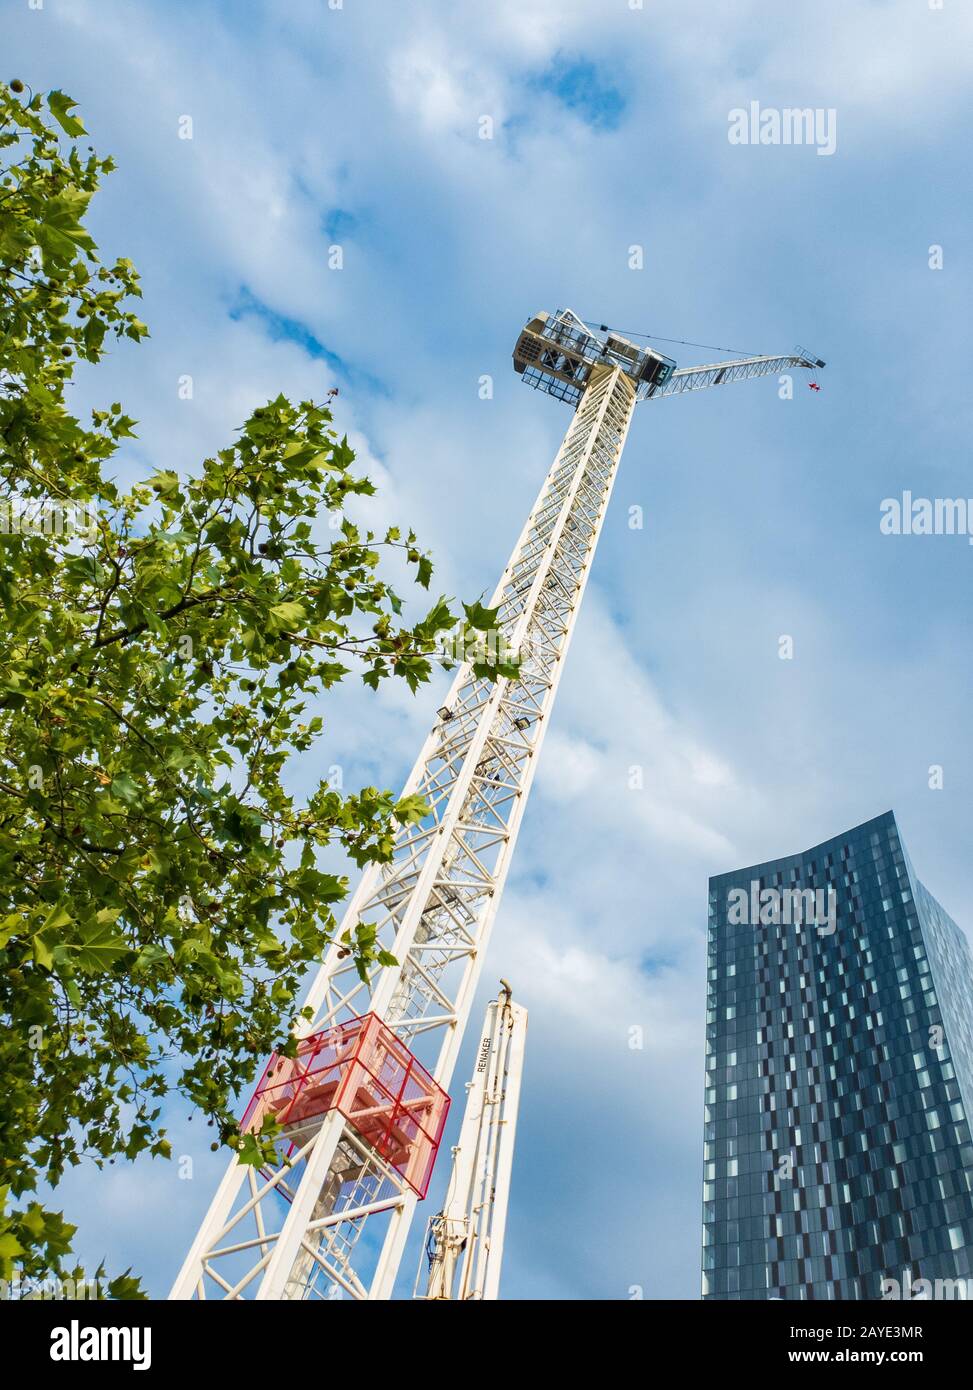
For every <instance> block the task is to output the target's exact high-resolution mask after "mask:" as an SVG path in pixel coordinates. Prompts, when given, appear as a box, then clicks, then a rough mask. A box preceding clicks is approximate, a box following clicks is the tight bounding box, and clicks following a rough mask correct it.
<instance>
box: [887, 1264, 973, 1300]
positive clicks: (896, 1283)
mask: <svg viewBox="0 0 973 1390" xmlns="http://www.w3.org/2000/svg"><path fill="white" fill-rule="evenodd" d="M879 1297H880V1298H881V1299H882V1300H883V1301H885V1302H888V1301H892V1302H898V1301H899V1300H903V1299H904V1300H905V1301H907V1302H908V1301H911V1300H914V1301H915V1302H917V1303H920V1302H921V1303H928V1302H930V1301H934V1302H939V1301H940V1300H943V1301H950V1300H958V1301H960V1302H968V1301H969V1300H970V1299H973V1279H913V1277H912V1271H911V1270H909V1269H906V1270H903V1272H902V1278H901V1279H896V1278H895V1276H894V1275H891V1276H890V1277H888V1278H883V1280H882V1292H881V1294H880V1295H879Z"/></svg>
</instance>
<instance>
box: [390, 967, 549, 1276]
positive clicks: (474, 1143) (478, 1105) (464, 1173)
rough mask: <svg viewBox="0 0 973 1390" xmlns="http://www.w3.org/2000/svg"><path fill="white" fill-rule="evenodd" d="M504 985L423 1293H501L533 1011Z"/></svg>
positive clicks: (429, 1239)
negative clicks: (522, 1083) (522, 1082)
mask: <svg viewBox="0 0 973 1390" xmlns="http://www.w3.org/2000/svg"><path fill="white" fill-rule="evenodd" d="M500 983H501V985H502V987H503V988H502V989H501V992H500V996H499V998H497V999H493V1000H491V1001H490V1003H489V1004H488V1005H487V1010H486V1018H485V1019H484V1022H483V1032H482V1033H481V1035H480V1045H479V1047H478V1048H477V1051H476V1060H475V1061H474V1064H473V1080H472V1081H471V1082H470V1084H469V1091H468V1094H467V1098H466V1113H465V1114H464V1116H463V1126H462V1128H461V1130H460V1135H459V1142H458V1143H457V1145H456V1148H455V1149H454V1150H453V1168H452V1172H451V1174H450V1180H449V1186H448V1188H447V1190H446V1200H445V1202H444V1203H443V1209H442V1211H441V1212H439V1213H438V1215H436V1216H433V1217H431V1218H430V1221H429V1224H428V1227H427V1230H426V1254H427V1256H428V1264H429V1268H428V1274H427V1278H426V1291H425V1294H419V1293H418V1292H417V1293H416V1297H417V1298H420V1297H424V1298H427V1299H436V1300H440V1301H442V1300H444V1299H457V1300H464V1301H469V1300H474V1299H476V1300H482V1299H494V1298H497V1297H498V1296H499V1288H500V1265H501V1261H502V1259H503V1237H504V1231H505V1229H506V1225H507V1201H508V1198H509V1195H510V1173H511V1168H512V1167H513V1157H514V1135H515V1132H516V1128H517V1109H518V1106H519V1104H520V1080H521V1075H522V1072H523V1064H524V1044H525V1043H526V1041H527V1010H526V1009H525V1008H524V1007H523V1005H521V1004H515V1003H514V1002H513V1000H512V998H511V990H510V986H509V985H508V984H507V983H506V981H504V980H501V981H500ZM421 1277H422V1268H421V1265H420V1279H421ZM417 1288H418V1281H417Z"/></svg>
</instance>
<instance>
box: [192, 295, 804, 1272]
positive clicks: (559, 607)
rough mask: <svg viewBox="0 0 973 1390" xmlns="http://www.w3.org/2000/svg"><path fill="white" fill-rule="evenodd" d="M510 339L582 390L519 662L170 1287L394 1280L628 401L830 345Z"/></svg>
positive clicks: (442, 727) (255, 1111)
mask: <svg viewBox="0 0 973 1390" xmlns="http://www.w3.org/2000/svg"><path fill="white" fill-rule="evenodd" d="M513 358H514V369H515V370H516V371H517V372H518V373H520V374H521V375H522V377H523V379H524V380H525V381H526V382H528V383H529V384H530V385H531V386H534V387H536V388H537V389H539V390H542V391H545V392H546V393H547V394H549V395H552V396H554V397H556V398H557V399H560V400H563V401H566V402H567V403H568V404H570V405H571V406H572V407H573V413H572V416H571V419H570V421H569V423H568V427H567V431H566V433H565V436H564V439H563V442H562V443H561V446H560V448H559V449H558V452H557V455H556V457H555V459H554V462H553V464H552V466H551V469H550V471H549V472H548V474H547V477H546V478H545V480H544V482H543V484H542V486H541V489H540V493H539V494H538V497H537V501H536V502H535V504H534V506H533V508H532V510H531V512H530V515H529V516H528V518H527V521H526V523H525V525H524V528H523V530H522V531H521V533H520V536H519V537H518V539H517V542H516V544H515V546H514V549H513V553H512V554H511V556H510V560H509V561H508V563H507V566H506V568H505V569H504V571H503V574H502V575H501V578H500V582H499V584H498V586H497V588H496V590H495V592H494V595H493V598H492V600H491V607H492V608H495V609H496V610H497V623H498V635H499V637H500V638H501V639H502V640H503V642H504V644H505V646H506V648H507V649H508V650H509V651H512V652H514V653H519V654H520V664H519V667H518V669H517V674H516V675H515V676H509V677H503V678H500V679H498V680H496V681H491V680H488V679H485V678H483V677H481V676H478V675H476V673H475V671H474V664H473V662H471V661H467V662H464V664H462V665H461V666H460V668H459V670H458V671H457V673H456V676H455V678H454V680H453V683H452V686H451V688H450V691H449V694H448V695H447V697H446V700H445V702H444V704H443V705H442V707H441V708H440V709H439V711H438V714H437V717H436V720H435V722H434V723H433V726H432V728H431V730H430V732H429V735H428V737H427V738H426V740H425V742H424V744H423V746H422V749H421V750H420V753H419V756H418V759H417V760H416V763H415V766H414V767H413V769H412V772H411V773H410V775H409V778H408V780H407V782H406V785H405V792H404V794H405V795H410V794H413V793H417V794H419V795H420V796H421V797H423V798H424V800H425V802H426V805H427V807H428V811H427V813H426V815H425V816H424V818H423V819H422V820H421V821H420V822H418V823H416V824H413V825H408V826H403V827H401V829H399V831H398V833H397V835H396V839H395V845H394V850H393V855H392V859H391V862H389V863H386V864H372V865H370V866H369V867H368V868H366V870H365V872H364V873H363V875H362V877H361V880H360V882H359V883H358V886H357V888H356V889H355V891H354V893H353V895H352V897H351V899H350V901H349V903H348V907H347V911H346V914H345V917H344V920H343V924H342V929H347V930H349V931H350V932H351V933H352V935H354V934H355V932H356V930H357V929H358V928H359V926H360V925H361V924H365V925H367V926H368V927H369V928H370V929H372V930H373V931H374V934H375V940H376V945H377V947H378V948H380V949H382V950H384V951H387V952H389V953H391V955H393V956H394V957H395V960H396V961H397V964H396V965H388V966H381V965H378V964H376V965H375V966H373V967H372V968H371V969H370V970H369V971H368V972H367V974H366V976H365V978H364V979H363V978H361V977H360V976H359V973H358V970H357V967H356V963H355V961H354V959H353V958H351V957H349V955H348V952H347V949H346V948H345V947H343V946H342V945H341V944H340V943H339V942H338V941H337V940H336V941H335V943H334V944H333V945H332V946H331V947H330V948H329V949H328V951H327V952H326V953H325V957H324V960H323V962H322V964H321V966H320V968H319V970H318V971H317V974H316V976H315V978H314V980H313V981H312V983H311V986H310V989H309V992H308V995H307V998H306V1000H305V1009H307V1010H309V1011H310V1013H309V1014H308V1015H307V1016H306V1017H302V1018H301V1020H300V1022H299V1024H298V1025H297V1027H296V1029H295V1031H296V1034H297V1046H296V1049H293V1050H294V1051H295V1052H296V1055H295V1056H293V1057H285V1056H277V1057H273V1058H271V1060H270V1062H269V1064H268V1067H267V1070H266V1071H265V1073H264V1076H263V1078H262V1079H261V1082H260V1084H259V1086H258V1088H257V1092H256V1094H255V1096H254V1098H253V1100H252V1101H251V1102H250V1105H249V1106H248V1108H247V1111H246V1113H245V1115H244V1127H245V1128H246V1129H252V1130H259V1129H260V1127H261V1125H262V1124H263V1123H264V1120H265V1118H266V1117H267V1116H272V1117H274V1118H275V1119H276V1120H277V1123H278V1124H279V1125H280V1126H281V1138H280V1141H279V1145H278V1154H277V1160H276V1162H275V1163H274V1164H273V1165H272V1166H271V1167H268V1168H266V1169H264V1170H263V1171H261V1172H259V1173H258V1172H256V1171H255V1170H254V1168H253V1167H252V1166H249V1165H244V1164H241V1163H240V1162H238V1161H237V1159H236V1157H235V1156H234V1157H233V1158H232V1159H231V1161H230V1163H229V1165H228V1167H227V1169H226V1172H225V1174H224V1176H223V1178H222V1181H221V1182H220V1184H219V1186H218V1188H217V1190H216V1193H215V1195H214V1197H213V1199H212V1202H211V1203H210V1207H209V1210H208V1211H207V1213H206V1215H205V1216H204V1218H203V1221H202V1224H201V1225H200V1227H199V1230H198V1232H197V1234H196V1236H195V1238H194V1240H193V1241H192V1243H191V1245H190V1248H189V1251H188V1252H187V1254H186V1258H185V1260H184V1262H183V1266H182V1269H181V1270H180V1272H179V1274H178V1276H177V1278H176V1281H175V1284H174V1285H173V1289H172V1292H171V1294H170V1297H171V1298H174V1299H191V1298H214V1297H215V1298H218V1299H232V1300H236V1299H245V1298H256V1299H258V1300H259V1299H263V1300H270V1299H308V1298H334V1297H344V1296H345V1295H347V1296H348V1297H351V1298H354V1299H387V1298H390V1297H391V1295H392V1289H393V1284H394V1282H395V1278H396V1274H397V1271H398V1268H399V1264H400V1261H401V1258H402V1253H403V1249H404V1246H405V1242H406V1237H407V1234H408V1231H409V1227H410V1223H411V1220H412V1216H413V1214H414V1211H415V1208H416V1205H417V1203H418V1202H419V1201H420V1200H421V1199H422V1197H424V1196H425V1192H426V1189H427V1187H428V1183H429V1178H430V1173H431V1170H432V1164H433V1162H434V1160H435V1157H436V1152H437V1150H438V1148H439V1144H440V1141H441V1137H442V1133H443V1127H444V1124H445V1120H446V1111H447V1109H448V1105H449V1099H448V1095H447V1091H448V1088H449V1085H450V1081H451V1078H452V1074H453V1068H454V1066H455V1063H456V1057H457V1053H458V1051H459V1047H460V1043H461V1040H462V1037H463V1032H464V1029H465V1027H466V1023H467V1020H468V1017H469V1013H470V1009H471V1007H472V1003H473V996H474V992H475V990H476V986H477V981H478V978H479V975H480V971H481V968H482V965H483V960H484V956H485V954H486V949H487V945H488V943H489V939H490V933H491V931H492V928H493V923H494V920H495V918H496V914H497V908H498V906H499V903H500V899H501V896H502V893H503V887H504V884H505V882H506V878H507V874H508V872H509V868H510V861H511V856H512V854H513V850H514V846H515V843H516V840H517V835H518V833H519V831H520V826H521V823H522V820H523V815H524V809H525V807H526V805H527V800H528V797H529V794H530V788H531V785H532V782H533V779H534V773H535V771H536V768H537V763H538V756H539V754H540V750H541V745H542V743H543V739H544V735H545V733H546V731H547V728H548V726H549V724H550V720H551V711H552V709H553V706H554V701H555V697H556V695H557V690H558V685H559V683H560V679H561V674H562V672H563V670H564V661H565V657H566V655H567V651H568V647H569V645H570V642H571V636H572V634H573V632H574V628H575V624H576V623H577V619H578V612H579V610H580V606H581V601H582V599H583V597H584V591H585V587H586V585H587V582H588V576H589V574H590V572H591V563H592V560H593V558H594V553H595V547H596V546H597V543H598V538H599V535H600V534H601V529H602V525H603V522H604V518H605V512H606V509H607V506H608V501H609V498H610V495H611V491H612V486H613V484H614V481H615V475H616V473H617V470H618V465H619V461H620V459H621V455H622V449H623V447H624V444H625V440H626V437H627V435H628V429H629V425H630V423H631V420H632V414H633V411H634V409H635V405H636V403H637V402H639V401H654V400H659V399H661V398H663V397H666V396H675V395H681V394H683V393H685V392H688V391H699V390H703V389H706V388H708V387H711V386H721V385H727V384H729V383H730V382H732V381H741V380H747V379H749V378H751V377H759V376H766V375H771V374H776V373H780V372H784V371H787V370H788V369H793V368H806V369H814V368H821V367H823V366H824V363H823V362H821V361H820V360H819V359H817V358H815V357H813V356H812V355H810V354H808V353H806V352H805V351H804V350H803V349H796V350H795V352H794V353H793V354H791V355H787V356H778V357H769V356H768V357H741V358H738V359H735V360H730V361H723V362H718V363H713V364H710V365H708V366H700V367H682V368H680V367H677V366H676V364H675V362H673V361H672V359H671V358H668V357H665V356H663V355H662V354H661V353H659V352H657V351H656V350H655V349H654V348H651V347H642V346H637V345H636V344H635V343H633V342H632V341H630V340H629V339H627V338H625V337H623V336H622V335H621V334H618V333H613V332H611V331H609V330H607V329H606V328H605V327H604V326H601V327H598V326H594V325H591V324H588V323H586V322H584V321H583V320H582V319H580V318H579V317H578V316H577V315H576V314H575V313H573V311H571V310H569V309H566V310H558V311H557V312H556V313H554V314H548V313H541V314H538V315H536V316H535V317H534V318H532V319H530V320H529V321H528V323H527V324H526V326H525V327H524V329H523V331H522V332H521V334H520V336H519V337H518V339H517V343H516V346H515V348H514V354H513ZM339 935H340V933H339Z"/></svg>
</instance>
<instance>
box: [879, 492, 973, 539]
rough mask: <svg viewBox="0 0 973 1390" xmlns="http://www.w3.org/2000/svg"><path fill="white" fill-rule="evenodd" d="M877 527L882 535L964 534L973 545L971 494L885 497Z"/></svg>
mask: <svg viewBox="0 0 973 1390" xmlns="http://www.w3.org/2000/svg"><path fill="white" fill-rule="evenodd" d="M880 511H881V518H880V520H879V523H878V529H879V530H880V531H881V533H882V535H883V536H966V538H967V540H968V541H969V543H970V545H973V498H966V497H913V495H912V493H911V492H909V491H908V490H906V491H905V492H903V494H902V496H901V498H899V497H886V498H884V499H883V500H882V502H881V504H880Z"/></svg>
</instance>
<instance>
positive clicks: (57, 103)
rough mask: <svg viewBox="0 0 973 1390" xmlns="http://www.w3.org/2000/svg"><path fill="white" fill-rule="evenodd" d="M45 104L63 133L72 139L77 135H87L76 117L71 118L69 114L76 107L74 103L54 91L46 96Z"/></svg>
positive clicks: (62, 94)
mask: <svg viewBox="0 0 973 1390" xmlns="http://www.w3.org/2000/svg"><path fill="white" fill-rule="evenodd" d="M47 104H48V106H49V107H50V111H51V115H52V116H53V117H54V119H55V120H56V121H57V123H58V125H59V126H60V127H61V129H62V130H63V131H64V132H65V134H67V135H70V136H71V137H72V138H74V137H75V136H77V135H87V133H88V132H87V131H86V130H85V128H84V126H83V125H82V124H81V122H80V120H79V119H78V117H77V116H72V115H71V112H72V111H73V110H74V108H75V107H76V106H77V104H78V103H77V102H76V101H72V100H71V98H70V97H67V96H65V95H64V93H63V92H58V91H54V92H51V93H49V94H48V98H47Z"/></svg>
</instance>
